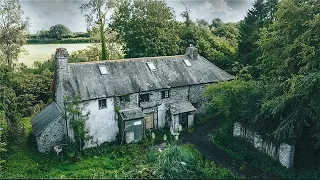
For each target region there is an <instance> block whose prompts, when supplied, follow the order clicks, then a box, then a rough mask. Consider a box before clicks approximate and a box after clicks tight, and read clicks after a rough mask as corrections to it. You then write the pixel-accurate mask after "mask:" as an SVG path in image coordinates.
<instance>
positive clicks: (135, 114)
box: [120, 108, 144, 121]
mask: <svg viewBox="0 0 320 180" xmlns="http://www.w3.org/2000/svg"><path fill="white" fill-rule="evenodd" d="M120 114H121V117H122V120H124V121H125V120H130V119H138V118H143V117H144V114H143V112H142V110H141V108H135V109H124V110H120Z"/></svg>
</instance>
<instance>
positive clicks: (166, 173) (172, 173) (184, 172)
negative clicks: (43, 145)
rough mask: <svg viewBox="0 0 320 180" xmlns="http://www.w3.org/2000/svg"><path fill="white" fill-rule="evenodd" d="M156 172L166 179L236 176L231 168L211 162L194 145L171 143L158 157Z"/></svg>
mask: <svg viewBox="0 0 320 180" xmlns="http://www.w3.org/2000/svg"><path fill="white" fill-rule="evenodd" d="M156 163H157V166H156V167H157V169H156V171H155V174H156V175H157V176H158V177H159V178H161V179H162V178H164V179H197V178H200V179H203V178H210V179H212V178H218V179H220V178H234V177H235V175H234V174H233V173H231V172H230V171H229V170H227V169H225V168H222V167H219V166H217V165H215V164H214V163H212V162H211V163H210V162H209V161H208V160H206V159H205V158H204V156H203V155H201V154H200V152H198V151H196V150H195V149H194V147H192V146H190V145H189V146H176V145H173V146H171V145H169V146H168V147H167V148H166V149H164V150H163V151H162V152H160V153H159V155H158V157H157V161H156Z"/></svg>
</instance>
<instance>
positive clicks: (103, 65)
mask: <svg viewBox="0 0 320 180" xmlns="http://www.w3.org/2000/svg"><path fill="white" fill-rule="evenodd" d="M99 70H100V73H101V74H102V75H105V74H107V73H108V71H107V67H106V65H105V64H100V65H99Z"/></svg>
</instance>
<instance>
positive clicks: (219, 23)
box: [209, 18, 223, 28]
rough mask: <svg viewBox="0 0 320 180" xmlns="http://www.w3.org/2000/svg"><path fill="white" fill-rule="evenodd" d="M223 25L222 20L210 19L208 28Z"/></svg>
mask: <svg viewBox="0 0 320 180" xmlns="http://www.w3.org/2000/svg"><path fill="white" fill-rule="evenodd" d="M222 24H223V22H222V20H221V19H220V18H215V19H212V21H211V24H210V26H209V27H210V28H218V27H220V26H221V25H222Z"/></svg>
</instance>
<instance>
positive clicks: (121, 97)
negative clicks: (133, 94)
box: [120, 95, 130, 102]
mask: <svg viewBox="0 0 320 180" xmlns="http://www.w3.org/2000/svg"><path fill="white" fill-rule="evenodd" d="M120 101H121V102H129V101H130V97H129V95H123V96H120Z"/></svg>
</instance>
